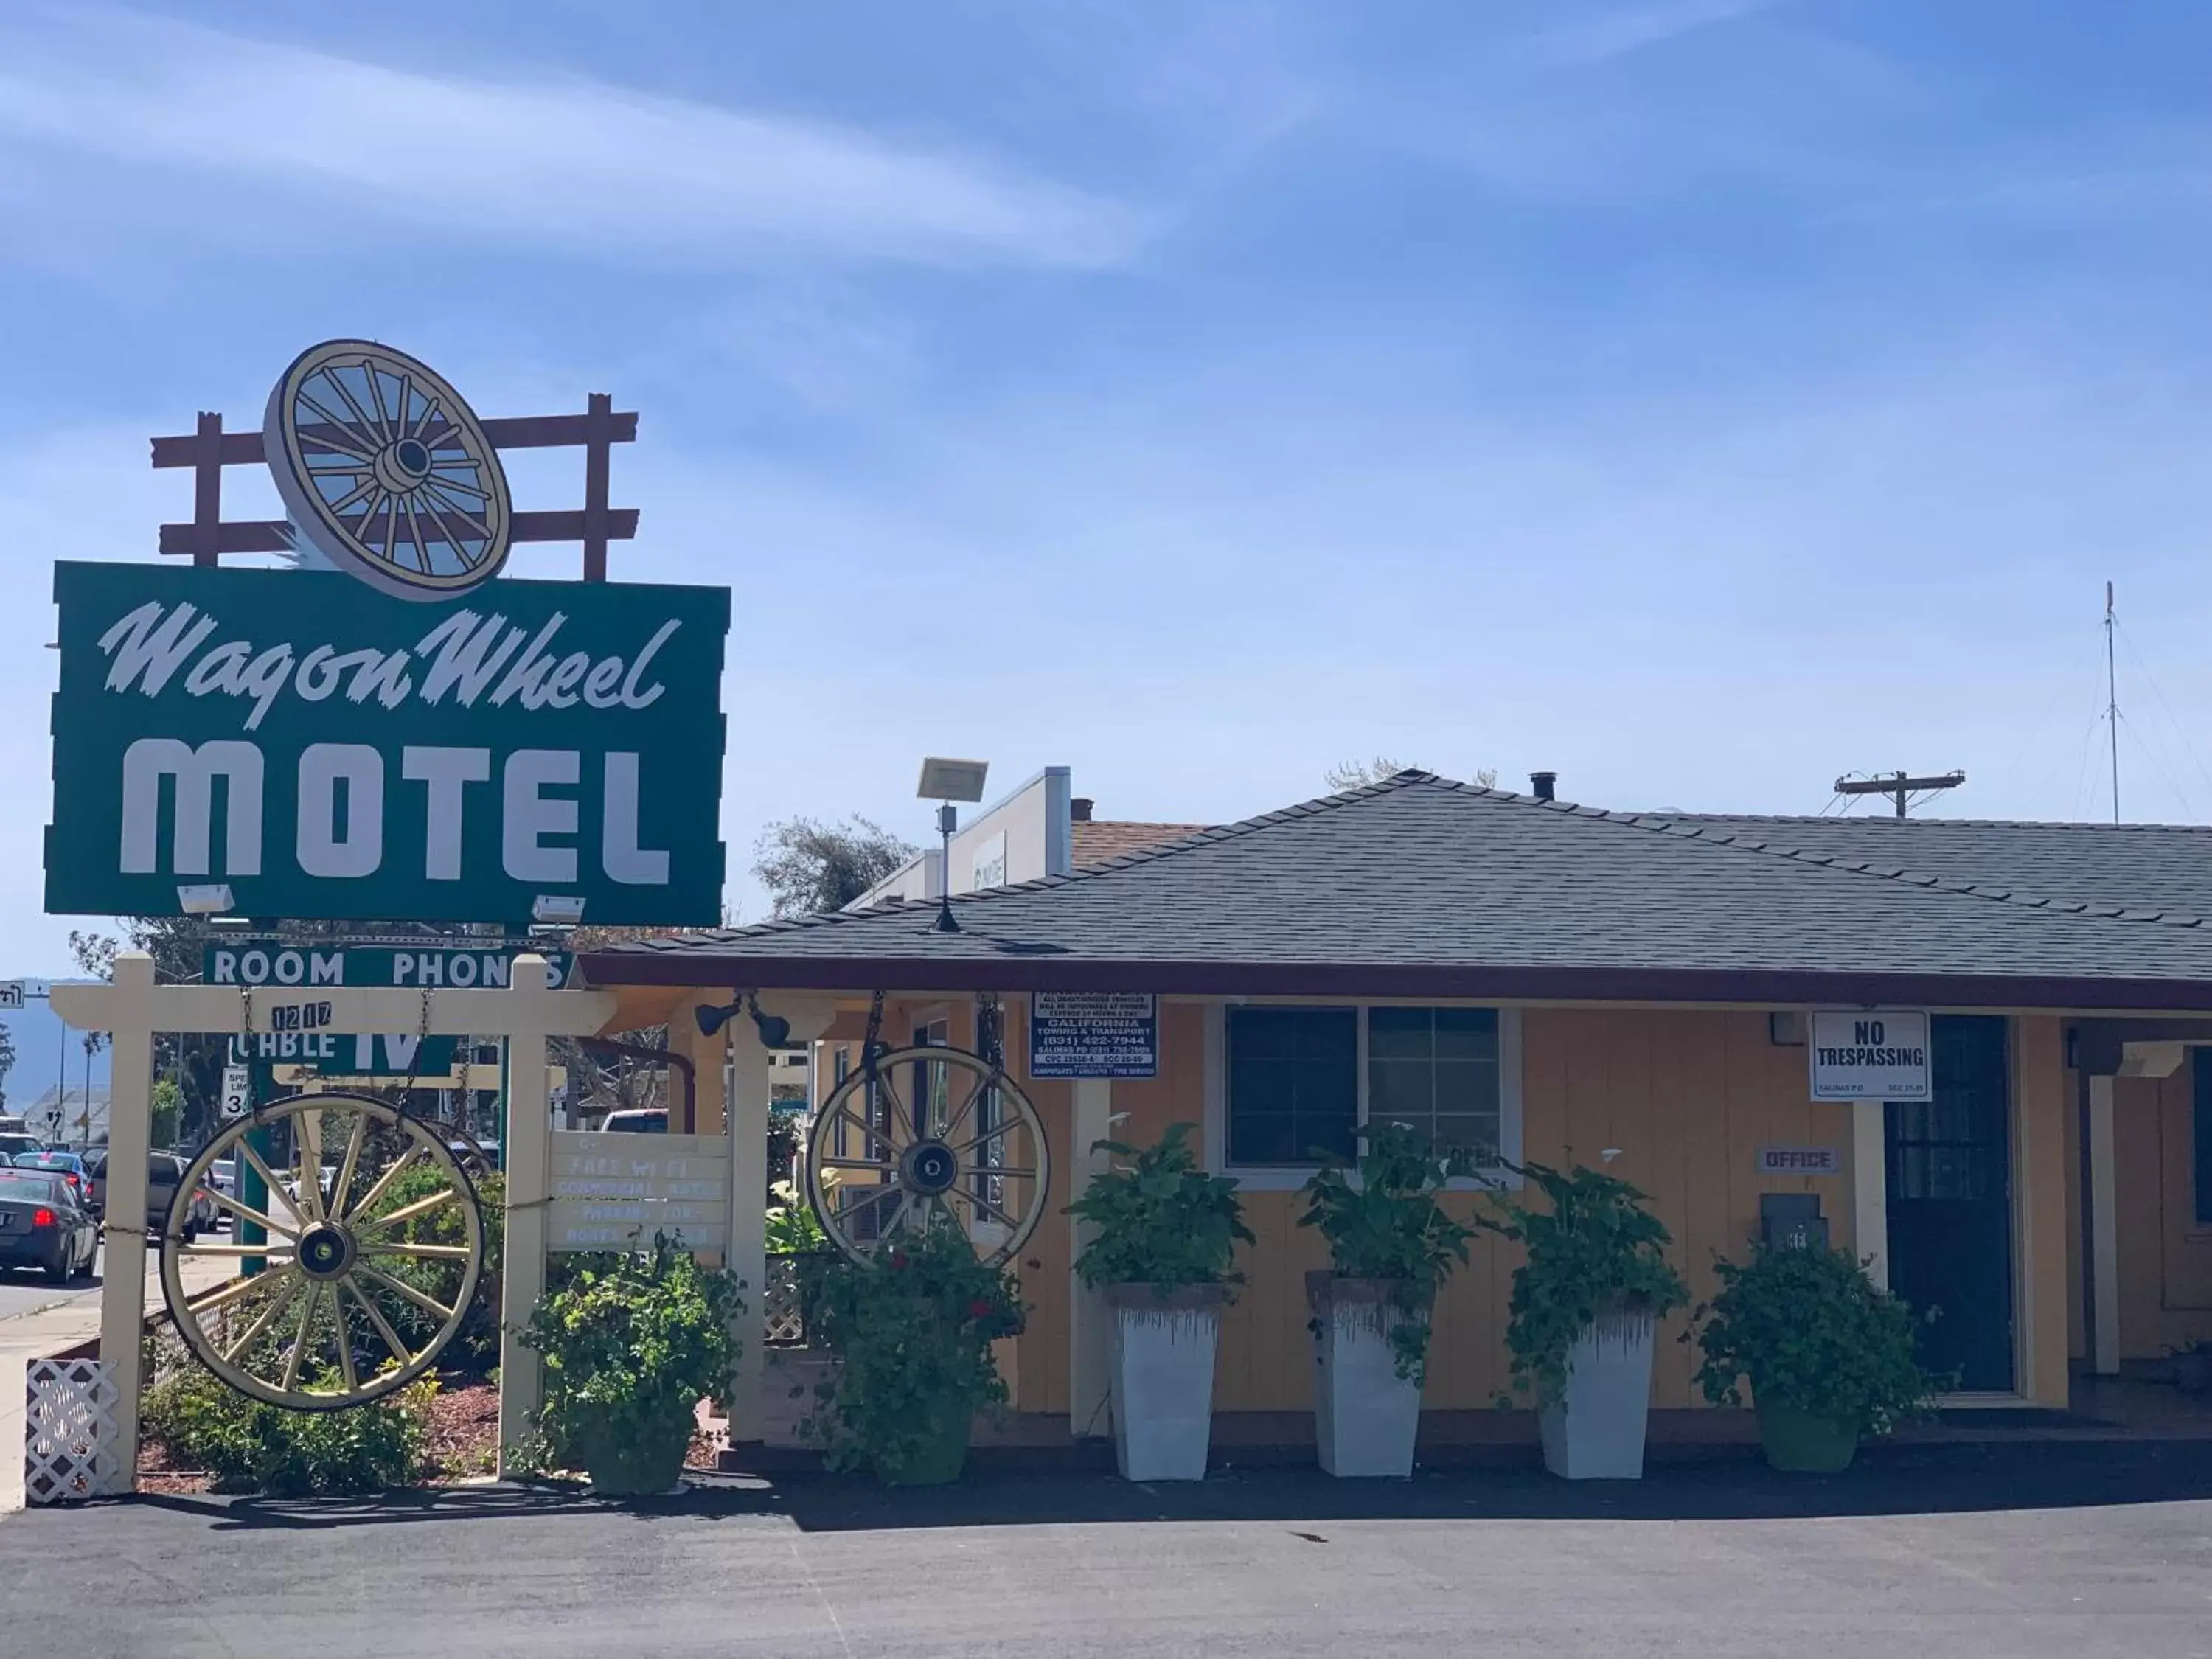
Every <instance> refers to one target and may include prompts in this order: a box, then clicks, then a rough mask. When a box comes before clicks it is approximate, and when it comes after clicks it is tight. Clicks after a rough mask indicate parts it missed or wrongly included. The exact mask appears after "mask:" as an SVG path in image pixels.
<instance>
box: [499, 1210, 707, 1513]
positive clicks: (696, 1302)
mask: <svg viewBox="0 0 2212 1659" xmlns="http://www.w3.org/2000/svg"><path fill="white" fill-rule="evenodd" d="M741 1288H742V1286H741V1285H739V1284H738V1280H737V1279H736V1278H735V1277H734V1276H733V1275H732V1274H730V1273H720V1272H714V1271H711V1270H709V1269H707V1268H703V1267H700V1266H699V1264H698V1263H697V1262H696V1261H694V1260H693V1259H692V1256H691V1254H690V1251H689V1250H688V1249H684V1248H683V1247H682V1246H681V1245H680V1244H679V1243H678V1242H677V1241H675V1240H672V1239H671V1238H669V1237H667V1236H666V1235H665V1234H663V1233H656V1234H654V1235H653V1243H652V1245H651V1247H650V1248H649V1249H643V1250H638V1251H632V1252H629V1253H626V1254H623V1255H588V1256H577V1257H574V1258H571V1265H570V1267H569V1269H568V1277H567V1279H566V1282H565V1283H562V1284H560V1285H556V1287H555V1288H553V1289H552V1290H550V1291H548V1292H547V1293H546V1295H545V1296H544V1298H543V1299H542V1300H541V1301H540V1302H539V1303H538V1306H537V1307H536V1308H535V1309H533V1310H532V1312H531V1315H530V1322H529V1323H528V1324H527V1325H526V1326H525V1327H524V1328H523V1329H522V1331H521V1333H520V1334H521V1338H522V1340H523V1341H525V1342H526V1343H527V1344H528V1345H529V1346H532V1347H533V1348H535V1349H537V1350H538V1352H539V1353H541V1354H542V1355H544V1361H545V1392H544V1403H543V1404H542V1405H541V1406H540V1407H539V1408H538V1431H539V1432H540V1433H541V1434H542V1435H543V1437H544V1443H545V1447H546V1449H547V1453H548V1455H549V1456H550V1459H551V1461H552V1462H555V1463H556V1464H561V1465H567V1466H570V1467H574V1466H576V1465H579V1464H580V1466H581V1467H582V1468H583V1469H584V1471H585V1473H586V1474H587V1475H589V1476H590V1478H591V1482H592V1490H594V1491H595V1492H607V1493H611V1494H613V1495H616V1496H628V1495H631V1494H635V1493H640V1492H666V1491H667V1490H668V1489H669V1488H670V1487H671V1486H675V1485H676V1484H677V1482H678V1480H679V1479H681V1477H682V1475H683V1473H684V1452H685V1451H686V1450H687V1449H689V1448H690V1443H691V1435H692V1432H693V1430H694V1428H695V1427H696V1422H697V1412H698V1406H699V1401H701V1399H702V1398H703V1397H704V1396H706V1395H709V1394H712V1393H713V1392H714V1391H715V1390H716V1389H720V1388H722V1387H723V1386H724V1385H725V1384H726V1383H727V1382H728V1381H729V1376H730V1368H731V1366H732V1364H734V1363H735V1361H736V1358H737V1352H738V1343H737V1339H736V1338H735V1337H734V1336H732V1334H730V1328H731V1324H732V1321H733V1320H734V1319H735V1318H736V1316H737V1315H738V1312H739V1311H740V1310H741V1309H742V1307H743V1303H742V1302H741V1300H740V1298H739V1297H738V1291H739V1290H740V1289H741Z"/></svg>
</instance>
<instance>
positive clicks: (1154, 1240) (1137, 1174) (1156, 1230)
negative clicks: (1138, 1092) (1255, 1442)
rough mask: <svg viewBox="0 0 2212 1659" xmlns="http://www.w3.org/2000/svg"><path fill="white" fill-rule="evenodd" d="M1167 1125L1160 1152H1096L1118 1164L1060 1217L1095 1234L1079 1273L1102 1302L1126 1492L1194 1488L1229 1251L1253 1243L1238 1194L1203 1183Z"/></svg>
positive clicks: (1225, 1184)
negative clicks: (1168, 1483) (1158, 1484)
mask: <svg viewBox="0 0 2212 1659" xmlns="http://www.w3.org/2000/svg"><path fill="white" fill-rule="evenodd" d="M1192 1127H1193V1126H1192V1125H1190V1124H1188V1123H1170V1125H1169V1126H1168V1127H1167V1132H1166V1133H1164V1134H1163V1135H1162V1136H1161V1137H1160V1139H1159V1141H1158V1145H1156V1146H1147V1147H1145V1148H1143V1149H1141V1150H1139V1148H1137V1147H1134V1146H1125V1145H1124V1144H1122V1143H1121V1142H1120V1141H1118V1140H1102V1141H1099V1142H1097V1143H1096V1145H1095V1146H1093V1147H1092V1150H1093V1151H1094V1152H1100V1151H1103V1152H1107V1153H1109V1154H1110V1155H1111V1156H1113V1157H1115V1158H1121V1159H1123V1160H1125V1162H1123V1163H1121V1164H1119V1165H1117V1166H1115V1167H1114V1168H1111V1169H1109V1170H1106V1171H1105V1172H1103V1174H1100V1175H1097V1176H1092V1177H1091V1185H1090V1186H1089V1187H1088V1188H1086V1189H1085V1192H1084V1194H1083V1196H1082V1197H1081V1198H1079V1199H1078V1200H1076V1201H1075V1202H1074V1203H1073V1204H1071V1205H1069V1206H1067V1213H1068V1214H1070V1215H1072V1216H1074V1217H1076V1218H1078V1219H1079V1220H1083V1221H1087V1222H1089V1223H1091V1225H1092V1226H1093V1227H1095V1228H1096V1229H1097V1231H1096V1232H1095V1233H1094V1234H1093V1235H1092V1236H1091V1242H1090V1243H1088V1244H1086V1245H1085V1246H1084V1249H1083V1254H1082V1255H1079V1256H1078V1257H1077V1258H1076V1261H1075V1271H1076V1273H1078V1274H1079V1275H1080V1276H1081V1278H1082V1279H1083V1282H1084V1283H1085V1285H1089V1286H1090V1287H1091V1289H1092V1290H1095V1291H1103V1293H1104V1295H1105V1297H1106V1303H1107V1306H1108V1308H1109V1310H1110V1311H1111V1316H1112V1322H1111V1323H1110V1325H1109V1327H1108V1329H1109V1339H1108V1342H1109V1353H1110V1361H1111V1369H1110V1371H1109V1377H1110V1380H1111V1389H1112V1395H1111V1397H1112V1400H1113V1407H1114V1457H1115V1462H1116V1463H1117V1464H1118V1465H1119V1466H1120V1468H1121V1476H1122V1478H1123V1479H1124V1480H1203V1479H1204V1478H1205V1475H1206V1449H1207V1446H1208V1444H1209V1443H1210V1442H1211V1440H1212V1433H1213V1363H1214V1356H1215V1354H1216V1353H1217V1352H1218V1350H1219V1348H1220V1344H1221V1310H1222V1306H1223V1304H1225V1303H1226V1302H1227V1301H1228V1300H1229V1296H1230V1286H1231V1285H1235V1284H1237V1283H1241V1282H1242V1280H1243V1275H1242V1274H1240V1273H1232V1272H1231V1271H1230V1264H1231V1261H1232V1260H1233V1259H1234V1257H1235V1255H1236V1251H1237V1240H1238V1239H1240V1238H1241V1239H1243V1241H1244V1242H1245V1243H1248V1244H1249V1243H1252V1242H1253V1238H1252V1232H1251V1230H1250V1229H1249V1228H1248V1227H1247V1226H1245V1225H1244V1218H1243V1206H1242V1205H1241V1204H1239V1203H1238V1202H1237V1183H1236V1182H1233V1181H1229V1180H1225V1179H1224V1178H1222V1177H1221V1176H1210V1175H1208V1174H1206V1171H1205V1170H1201V1169H1200V1168H1199V1166H1198V1158H1197V1157H1196V1155H1195V1154H1194V1152H1192V1151H1191V1148H1190V1133H1191V1129H1192Z"/></svg>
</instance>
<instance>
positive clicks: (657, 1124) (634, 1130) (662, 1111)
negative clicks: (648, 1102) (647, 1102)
mask: <svg viewBox="0 0 2212 1659" xmlns="http://www.w3.org/2000/svg"><path fill="white" fill-rule="evenodd" d="M599 1127H600V1128H602V1129H611V1130H615V1131H617V1132H623V1133H629V1134H634V1135H665V1134H666V1133H668V1109H667V1108H666V1107H665V1106H641V1107H636V1108H632V1109H626V1110H623V1111H619V1112H609V1113H608V1114H607V1116H606V1121H605V1122H604V1123H602V1124H600V1125H599Z"/></svg>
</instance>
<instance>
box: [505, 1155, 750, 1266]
mask: <svg viewBox="0 0 2212 1659" xmlns="http://www.w3.org/2000/svg"><path fill="white" fill-rule="evenodd" d="M656 1232H665V1233H666V1234H668V1235H669V1237H671V1238H676V1237H680V1238H681V1239H682V1240H683V1242H684V1244H685V1245H686V1246H688V1247H689V1248H690V1249H693V1250H698V1251H705V1252H708V1253H712V1254H717V1255H719V1254H721V1253H723V1252H725V1251H726V1250H727V1249H728V1248H729V1239H730V1149H729V1143H728V1142H727V1141H726V1140H725V1139H723V1138H722V1137H721V1136H720V1135H656V1134H630V1133H623V1132H620V1131H616V1132H613V1133H608V1132H606V1131H604V1130H584V1129H556V1130H555V1131H554V1132H553V1136H552V1201H551V1202H550V1204H549V1205H548V1206H546V1248H547V1249H554V1250H628V1249H636V1248H638V1247H639V1246H641V1245H644V1244H650V1243H652V1242H653V1235H654V1234H655V1233H656Z"/></svg>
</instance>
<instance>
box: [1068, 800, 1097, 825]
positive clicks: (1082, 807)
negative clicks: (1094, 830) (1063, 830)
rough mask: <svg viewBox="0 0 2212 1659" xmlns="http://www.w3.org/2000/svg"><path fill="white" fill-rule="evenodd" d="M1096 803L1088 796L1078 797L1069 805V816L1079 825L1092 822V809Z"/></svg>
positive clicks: (1070, 801)
mask: <svg viewBox="0 0 2212 1659" xmlns="http://www.w3.org/2000/svg"><path fill="white" fill-rule="evenodd" d="M1092 805H1095V803H1094V802H1093V801H1092V800H1091V797H1090V796H1088V795H1077V796H1075V797H1074V798H1073V799H1071V800H1069V802H1068V803H1067V816H1068V817H1069V818H1070V819H1071V820H1073V822H1074V823H1090V822H1091V807H1092Z"/></svg>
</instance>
